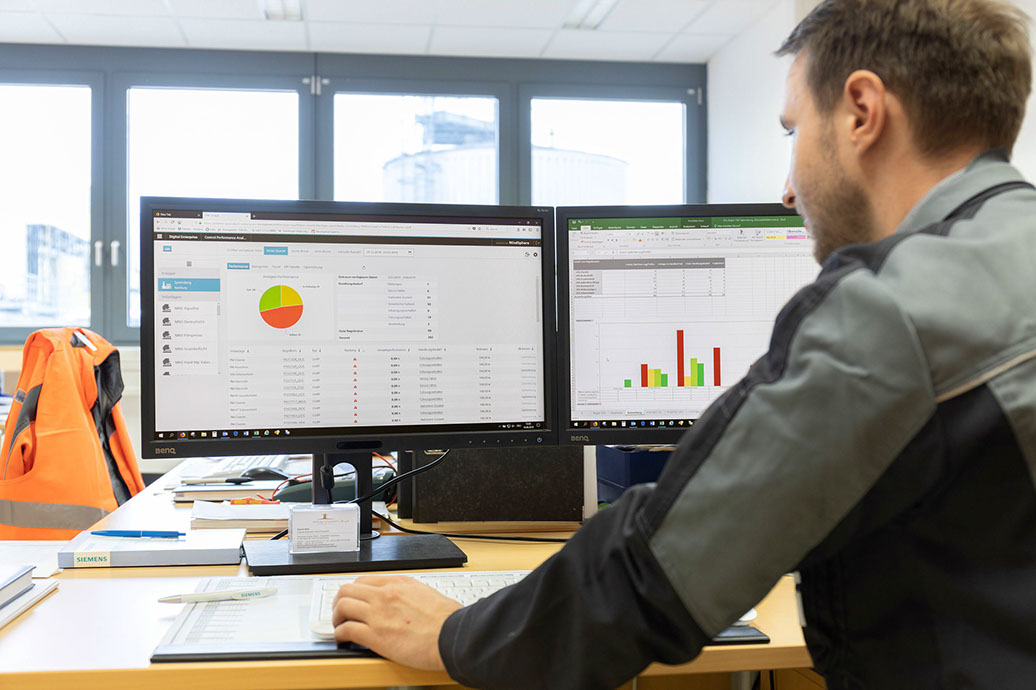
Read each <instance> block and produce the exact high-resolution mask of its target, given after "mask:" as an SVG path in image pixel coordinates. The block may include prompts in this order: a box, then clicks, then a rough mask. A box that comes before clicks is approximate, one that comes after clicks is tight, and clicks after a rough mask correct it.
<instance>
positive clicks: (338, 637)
mask: <svg viewBox="0 0 1036 690" xmlns="http://www.w3.org/2000/svg"><path fill="white" fill-rule="evenodd" d="M335 641H336V642H355V643H356V644H360V645H363V646H364V647H368V648H370V649H373V648H374V647H373V644H374V631H372V630H371V629H370V626H369V625H367V624H366V623H361V622H359V621H345V622H344V623H339V624H338V625H336V626H335Z"/></svg>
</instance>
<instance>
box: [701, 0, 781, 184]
mask: <svg viewBox="0 0 1036 690" xmlns="http://www.w3.org/2000/svg"><path fill="white" fill-rule="evenodd" d="M795 17H796V2H795V0H780V1H779V2H777V3H776V4H775V5H773V7H771V9H770V11H769V12H767V13H766V14H765V15H764V16H762V17H760V19H759V21H758V22H756V23H755V24H754V25H752V26H751V27H749V28H748V29H746V30H745V31H744V32H742V33H741V34H740V35H738V36H736V37H735V38H734V39H733V40H731V42H730V43H728V44H727V45H725V46H724V47H723V48H721V49H720V51H719V52H718V53H716V54H715V55H714V56H713V57H712V59H711V60H709V64H708V71H709V72H708V74H709V81H708V84H709V93H708V105H709V127H708V129H709V164H708V199H709V202H710V203H723V202H757V203H758V202H776V201H780V196H781V190H782V189H783V186H784V179H785V177H786V176H787V173H788V156H789V154H790V151H791V147H790V141H789V140H788V139H787V138H786V137H784V136H783V133H784V132H783V130H782V129H781V126H780V124H779V122H778V120H777V118H778V116H779V115H780V112H781V105H782V103H783V101H784V77H785V74H786V72H787V69H788V65H789V64H790V61H791V59H790V58H777V57H775V56H774V54H773V52H774V51H775V50H777V48H779V47H780V45H781V42H782V41H783V40H784V39H785V38H786V37H787V35H788V34H789V33H791V30H792V29H793V28H795Z"/></svg>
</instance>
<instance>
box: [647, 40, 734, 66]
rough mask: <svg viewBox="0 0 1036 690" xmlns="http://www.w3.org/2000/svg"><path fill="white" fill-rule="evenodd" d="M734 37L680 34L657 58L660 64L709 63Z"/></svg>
mask: <svg viewBox="0 0 1036 690" xmlns="http://www.w3.org/2000/svg"><path fill="white" fill-rule="evenodd" d="M731 38H733V35H732V34H731V35H725V34H680V35H679V36H677V37H676V38H674V39H673V41H672V42H671V43H670V44H669V45H667V46H666V47H665V48H664V49H662V51H661V52H660V53H659V54H658V55H656V56H655V60H657V61H659V62H708V60H709V58H711V57H712V56H713V55H715V54H716V51H718V50H719V49H720V48H722V47H723V46H725V45H726V44H727V43H728V42H729V41H730V39H731Z"/></svg>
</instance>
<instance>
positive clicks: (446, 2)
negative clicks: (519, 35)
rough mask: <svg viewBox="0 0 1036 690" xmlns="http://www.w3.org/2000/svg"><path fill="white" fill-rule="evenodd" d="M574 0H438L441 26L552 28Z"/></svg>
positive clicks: (564, 14) (567, 12)
mask: <svg viewBox="0 0 1036 690" xmlns="http://www.w3.org/2000/svg"><path fill="white" fill-rule="evenodd" d="M575 4H576V0H439V15H438V17H439V18H438V23H439V24H440V25H443V26H500V27H515V26H519V27H521V26H524V27H540V28H548V29H554V28H557V27H559V26H561V25H562V24H563V23H564V21H565V19H566V18H567V17H568V14H569V12H571V11H572V7H573V6H574V5H575Z"/></svg>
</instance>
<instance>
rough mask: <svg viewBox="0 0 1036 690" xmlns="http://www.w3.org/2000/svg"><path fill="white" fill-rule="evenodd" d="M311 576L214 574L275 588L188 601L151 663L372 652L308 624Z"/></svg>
mask: <svg viewBox="0 0 1036 690" xmlns="http://www.w3.org/2000/svg"><path fill="white" fill-rule="evenodd" d="M314 579H315V578H311V577H294V576H279V577H249V578H242V577H214V578H208V579H206V580H202V582H201V583H200V584H199V585H198V588H197V590H196V591H199V592H219V591H227V590H236V589H243V588H246V587H247V588H249V589H251V588H260V587H273V588H275V589H276V590H277V593H276V594H273V595H271V596H268V597H265V598H262V599H252V600H231V601H206V602H198V603H194V604H186V605H184V607H183V610H181V611H180V614H179V615H178V616H177V617H176V619H175V620H174V621H173V622H172V624H171V625H170V626H169V630H168V631H167V632H166V634H165V635H164V636H163V638H162V640H161V641H160V642H159V643H158V646H157V647H155V651H154V652H153V653H152V655H151V662H152V663H161V662H170V661H256V660H264V659H265V660H273V659H302V658H336V657H337V658H341V657H362V656H376V655H375V654H374V653H373V652H371V651H370V650H368V649H366V648H365V647H359V646H356V645H351V644H345V645H339V644H338V643H336V642H335V641H333V640H321V639H318V638H317V637H316V636H315V635H313V634H312V633H311V632H310V630H309V606H310V592H311V587H312V584H313V581H314ZM769 641H770V638H769V637H767V636H766V635H765V634H764V633H763V632H761V631H760V630H758V629H757V628H753V627H751V626H731V627H729V628H727V629H726V630H724V631H723V632H721V633H719V634H718V635H717V636H716V637H714V638H713V639H712V642H711V643H710V644H713V645H731V644H766V643H768V642H769Z"/></svg>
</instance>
